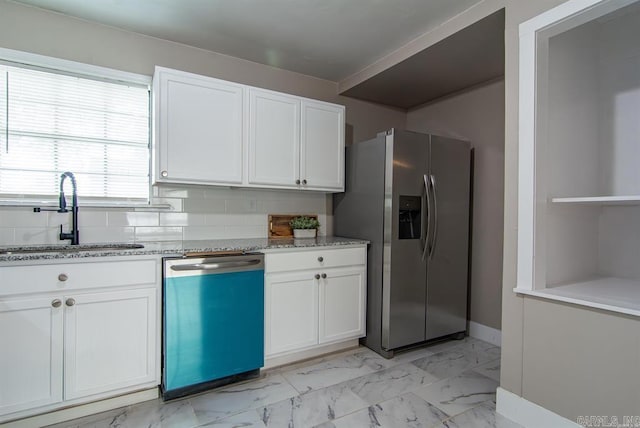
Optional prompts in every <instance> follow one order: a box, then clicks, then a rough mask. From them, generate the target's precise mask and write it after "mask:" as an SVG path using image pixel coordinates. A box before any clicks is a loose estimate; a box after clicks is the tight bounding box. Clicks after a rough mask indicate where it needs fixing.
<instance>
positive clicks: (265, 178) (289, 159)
mask: <svg viewBox="0 0 640 428" xmlns="http://www.w3.org/2000/svg"><path fill="white" fill-rule="evenodd" d="M299 164H300V100H299V98H297V97H293V96H287V95H283V94H277V93H274V92H268V91H260V90H256V89H251V90H250V91H249V184H253V185H269V186H277V187H283V188H297V187H298V184H297V183H296V181H297V180H299V178H300V174H299Z"/></svg>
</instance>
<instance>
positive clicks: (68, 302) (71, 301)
mask: <svg viewBox="0 0 640 428" xmlns="http://www.w3.org/2000/svg"><path fill="white" fill-rule="evenodd" d="M64 303H65V305H67V306H73V305H75V304H76V300H75V299H74V298H72V297H69V298H68V299H67V300H66V301H65V302H64Z"/></svg>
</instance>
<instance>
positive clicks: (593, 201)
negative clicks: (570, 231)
mask: <svg viewBox="0 0 640 428" xmlns="http://www.w3.org/2000/svg"><path fill="white" fill-rule="evenodd" d="M551 202H553V203H561V204H587V205H640V195H629V196H589V197H572V198H551Z"/></svg>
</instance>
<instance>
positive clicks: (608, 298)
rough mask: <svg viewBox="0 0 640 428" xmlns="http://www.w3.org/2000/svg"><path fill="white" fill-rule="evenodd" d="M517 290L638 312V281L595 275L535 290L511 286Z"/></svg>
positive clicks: (610, 308)
mask: <svg viewBox="0 0 640 428" xmlns="http://www.w3.org/2000/svg"><path fill="white" fill-rule="evenodd" d="M514 291H515V292H516V293H520V294H527V295H530V296H536V297H542V298H545V299H551V300H558V301H561V302H566V303H573V304H576V305H582V306H588V307H592V308H597V309H604V310H607V311H612V312H618V313H622V314H627V315H635V316H640V281H636V280H632V279H625V278H615V277H606V278H597V279H593V280H590V281H582V282H575V283H572V284H565V285H560V286H556V287H547V288H544V289H539V290H529V289H522V288H515V289H514Z"/></svg>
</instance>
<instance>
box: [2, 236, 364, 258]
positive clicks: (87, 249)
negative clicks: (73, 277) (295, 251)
mask: <svg viewBox="0 0 640 428" xmlns="http://www.w3.org/2000/svg"><path fill="white" fill-rule="evenodd" d="M368 242H369V241H365V240H361V239H352V238H342V237H339V236H319V237H317V238H315V239H286V238H285V239H283V238H279V239H268V238H247V239H213V240H202V241H200V240H198V241H159V242H140V243H136V244H142V245H144V247H143V248H130V247H131V246H132V244H108V243H106V244H83V245H80V246H79V247H77V246H72V245H49V246H45V245H34V246H23V247H17V246H0V262H15V261H37V260H52V259H78V258H86V257H113V256H136V255H138V256H140V255H184V254H189V255H197V253H203V254H206V253H213V252H217V251H262V250H270V249H277V248H308V247H334V246H345V245H365V244H368ZM104 247H108V248H104ZM24 250H28V252H26V253H25V252H21V251H24Z"/></svg>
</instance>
